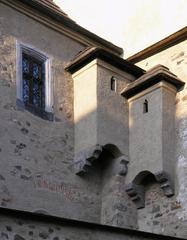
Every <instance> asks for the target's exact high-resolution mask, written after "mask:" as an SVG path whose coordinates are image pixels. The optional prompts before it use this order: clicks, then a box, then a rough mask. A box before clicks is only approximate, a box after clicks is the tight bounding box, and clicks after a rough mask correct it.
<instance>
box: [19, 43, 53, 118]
mask: <svg viewBox="0 0 187 240" xmlns="http://www.w3.org/2000/svg"><path fill="white" fill-rule="evenodd" d="M23 53H26V54H27V55H30V56H32V57H34V58H36V59H38V60H40V61H42V62H43V63H44V64H45V109H44V113H43V114H42V115H39V116H40V117H42V118H44V119H47V120H51V121H52V120H53V79H52V68H51V66H52V58H51V57H50V56H49V55H48V54H46V53H44V52H42V51H41V50H38V49H36V48H35V47H33V46H31V45H29V44H25V43H22V42H19V41H17V42H16V97H17V105H18V106H19V107H23V108H25V106H24V103H23V76H22V56H23ZM29 110H30V109H29ZM31 112H32V111H31ZM32 113H35V112H32ZM36 115H38V114H36Z"/></svg>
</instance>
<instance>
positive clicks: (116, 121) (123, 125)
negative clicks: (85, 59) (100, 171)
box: [97, 60, 135, 157]
mask: <svg viewBox="0 0 187 240" xmlns="http://www.w3.org/2000/svg"><path fill="white" fill-rule="evenodd" d="M97 64H98V70H97V74H98V83H97V97H98V117H97V123H98V129H97V131H98V142H99V143H100V144H101V145H103V146H104V145H106V144H113V145H115V146H117V147H118V148H119V150H120V151H121V152H122V153H123V154H124V155H126V156H127V157H128V149H129V145H128V144H129V143H128V142H129V140H128V139H129V131H128V118H129V113H128V104H127V101H126V100H125V99H124V98H123V97H122V96H121V94H120V93H121V91H122V90H123V89H124V88H125V87H126V85H127V84H128V83H130V82H131V81H133V80H134V79H135V78H134V77H133V76H132V75H131V74H128V73H126V72H125V71H120V70H119V69H116V68H115V67H112V66H111V65H109V64H107V63H104V62H103V61H101V60H98V62H97ZM112 77H114V78H115V79H116V91H112V90H111V78H112Z"/></svg>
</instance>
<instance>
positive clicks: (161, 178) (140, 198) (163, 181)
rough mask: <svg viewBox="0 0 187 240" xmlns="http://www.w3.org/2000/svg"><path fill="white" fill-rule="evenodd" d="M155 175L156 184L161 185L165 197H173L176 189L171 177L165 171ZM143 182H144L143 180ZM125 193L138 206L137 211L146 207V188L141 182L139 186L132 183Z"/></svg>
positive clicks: (127, 186)
mask: <svg viewBox="0 0 187 240" xmlns="http://www.w3.org/2000/svg"><path fill="white" fill-rule="evenodd" d="M153 175H154V177H155V179H156V182H157V183H159V184H160V187H161V189H162V190H163V192H164V194H165V196H167V197H172V196H173V195H174V189H173V186H172V184H171V181H170V178H169V175H168V174H167V173H166V172H164V171H160V172H157V173H154V174H153ZM141 180H143V178H142V179H141ZM125 191H126V193H127V194H128V195H129V197H130V198H131V200H132V201H133V202H134V203H135V204H136V207H137V209H140V208H144V207H145V188H144V185H143V184H142V183H141V182H139V183H138V184H137V183H134V182H131V183H130V184H128V185H126V188H125Z"/></svg>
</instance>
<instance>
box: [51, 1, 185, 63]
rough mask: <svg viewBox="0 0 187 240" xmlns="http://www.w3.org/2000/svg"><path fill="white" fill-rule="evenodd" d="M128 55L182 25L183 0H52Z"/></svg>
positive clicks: (73, 17)
mask: <svg viewBox="0 0 187 240" xmlns="http://www.w3.org/2000/svg"><path fill="white" fill-rule="evenodd" d="M54 2H56V3H58V4H59V5H60V6H61V7H62V9H63V10H64V11H65V12H66V13H67V14H68V15H69V16H70V17H71V18H72V19H73V20H75V21H76V22H77V23H78V24H79V25H81V26H82V27H85V28H86V29H88V30H90V31H92V32H94V33H96V34H97V35H99V36H101V37H103V38H105V39H106V40H109V41H111V42H112V43H114V44H116V45H118V46H120V47H122V48H123V49H124V57H125V58H126V57H128V56H130V55H132V54H134V53H136V52H138V51H140V50H143V49H144V48H145V47H148V46H149V45H151V44H153V43H155V42H157V41H159V40H161V39H162V38H164V37H166V36H168V35H170V34H172V33H173V32H176V31H177V30H179V29H181V28H183V27H185V26H186V23H187V0H54Z"/></svg>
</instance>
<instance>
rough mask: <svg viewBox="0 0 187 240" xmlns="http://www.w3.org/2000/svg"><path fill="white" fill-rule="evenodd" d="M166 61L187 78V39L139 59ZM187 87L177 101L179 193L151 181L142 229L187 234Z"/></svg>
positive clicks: (142, 213) (140, 214)
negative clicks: (169, 193)
mask: <svg viewBox="0 0 187 240" xmlns="http://www.w3.org/2000/svg"><path fill="white" fill-rule="evenodd" d="M158 64H162V65H165V66H166V67H168V68H169V69H170V71H171V72H173V73H174V74H176V75H177V76H178V77H179V78H180V79H181V80H182V81H184V82H187V41H183V42H181V43H178V44H176V45H174V46H172V47H170V48H167V49H166V50H164V51H161V52H159V53H157V54H155V55H153V56H151V57H148V58H147V59H144V60H142V61H140V62H138V63H137V65H138V66H140V67H142V68H144V69H146V70H148V69H150V68H152V67H153V66H155V65H158ZM186 100H187V89H186V85H185V86H184V89H182V91H180V92H178V93H177V96H176V102H175V107H176V109H175V129H174V131H175V149H174V150H175V175H174V178H173V180H174V181H175V196H173V197H172V198H168V199H167V198H166V197H164V196H163V193H162V191H161V190H159V186H157V184H153V185H148V186H147V191H146V206H145V208H144V209H141V210H138V225H139V229H142V230H146V231H153V232H157V233H164V234H172V235H178V236H183V237H185V238H186V237H187V231H186V221H187V201H186V196H187V188H186V186H187V150H186V144H187V138H186V126H187V111H186V110H187V101H186Z"/></svg>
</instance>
